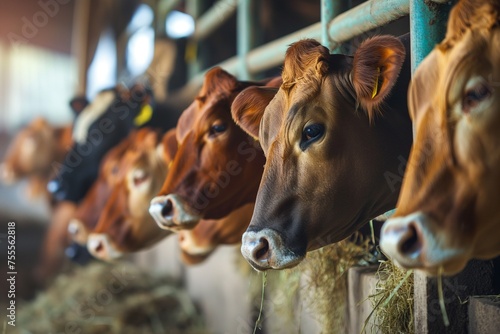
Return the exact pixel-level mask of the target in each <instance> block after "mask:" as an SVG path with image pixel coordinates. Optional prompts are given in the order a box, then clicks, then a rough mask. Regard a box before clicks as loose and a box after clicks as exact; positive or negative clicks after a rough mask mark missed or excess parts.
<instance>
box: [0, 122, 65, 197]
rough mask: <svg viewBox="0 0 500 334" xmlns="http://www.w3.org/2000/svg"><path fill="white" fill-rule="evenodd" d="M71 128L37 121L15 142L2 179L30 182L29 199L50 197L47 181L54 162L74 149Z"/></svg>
mask: <svg viewBox="0 0 500 334" xmlns="http://www.w3.org/2000/svg"><path fill="white" fill-rule="evenodd" d="M71 144H72V139H71V126H60V127H56V126H53V125H50V124H49V123H48V122H47V121H46V120H45V119H43V118H36V119H34V120H33V121H32V122H31V123H30V124H28V125H27V126H26V127H25V128H23V129H22V130H21V131H20V132H19V133H18V134H17V135H16V137H15V138H14V139H13V141H12V143H11V144H10V147H9V148H8V153H7V155H6V156H5V158H4V161H3V163H2V166H1V167H0V179H1V180H2V182H4V183H7V184H9V183H13V182H16V181H18V180H20V179H22V178H28V179H29V188H28V190H29V192H28V195H29V197H31V198H33V197H36V196H39V195H46V196H47V198H48V199H49V200H50V196H48V193H47V191H46V187H47V182H48V181H49V180H50V178H51V177H52V176H53V175H54V173H55V172H57V171H56V170H54V168H53V166H52V163H53V162H54V161H57V160H60V159H62V158H64V156H65V155H66V153H67V152H68V149H69V147H71Z"/></svg>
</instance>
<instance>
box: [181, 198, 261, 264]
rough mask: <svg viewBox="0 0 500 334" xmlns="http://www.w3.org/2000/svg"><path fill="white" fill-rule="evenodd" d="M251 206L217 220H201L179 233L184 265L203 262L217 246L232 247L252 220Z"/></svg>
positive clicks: (243, 207)
mask: <svg viewBox="0 0 500 334" xmlns="http://www.w3.org/2000/svg"><path fill="white" fill-rule="evenodd" d="M253 207H254V206H253V204H247V205H244V206H242V207H241V208H239V209H236V210H234V211H233V212H231V213H230V214H229V215H228V216H227V217H224V218H222V219H219V220H201V221H200V222H199V223H198V225H196V226H195V227H194V228H193V229H191V230H182V231H179V233H178V235H179V246H180V248H181V258H182V261H183V262H184V263H186V264H197V263H201V262H203V261H204V260H205V259H206V258H207V257H208V256H209V255H210V254H212V252H213V251H214V250H215V249H216V248H217V246H219V245H234V244H238V243H240V242H241V236H242V235H243V232H244V231H245V230H246V228H247V227H248V224H249V223H250V218H252V212H253Z"/></svg>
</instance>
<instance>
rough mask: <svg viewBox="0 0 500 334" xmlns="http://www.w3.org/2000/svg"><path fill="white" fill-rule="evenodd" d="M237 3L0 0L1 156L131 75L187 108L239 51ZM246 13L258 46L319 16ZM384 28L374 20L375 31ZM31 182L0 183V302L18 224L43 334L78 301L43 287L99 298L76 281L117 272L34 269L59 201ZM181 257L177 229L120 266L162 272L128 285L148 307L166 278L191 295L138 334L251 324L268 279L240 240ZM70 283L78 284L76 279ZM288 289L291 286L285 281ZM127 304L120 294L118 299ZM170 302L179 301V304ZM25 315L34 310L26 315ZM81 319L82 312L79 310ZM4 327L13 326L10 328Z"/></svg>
mask: <svg viewBox="0 0 500 334" xmlns="http://www.w3.org/2000/svg"><path fill="white" fill-rule="evenodd" d="M362 2H363V1H361V0H349V1H341V2H340V3H342V5H343V6H344V8H351V7H354V6H356V5H357V4H359V3H362ZM236 5H237V1H235V0H234V1H232V0H229V1H228V0H223V1H213V0H206V1H205V0H194V1H193V0H186V1H180V0H142V1H141V0H23V1H14V0H2V1H1V2H0V158H1V159H2V161H3V159H4V158H5V157H6V155H7V150H8V147H9V145H10V144H11V143H12V140H13V138H14V137H15V135H16V134H17V133H19V131H20V130H21V129H22V128H23V127H25V126H27V124H29V123H30V122H33V121H34V120H35V119H37V118H43V119H44V120H45V121H46V122H47V123H49V124H50V125H51V126H53V127H59V126H67V127H71V124H72V123H73V121H74V118H75V111H74V110H72V107H71V105H70V101H72V100H73V99H74V98H77V99H82V100H88V101H93V100H94V98H95V97H96V96H97V94H98V93H99V92H100V91H101V90H103V89H107V88H112V87H117V86H119V87H126V88H130V87H132V86H133V85H134V84H136V83H147V84H148V85H149V86H150V88H151V89H152V91H153V93H154V97H155V100H156V102H158V103H164V104H166V105H168V106H169V108H170V109H172V110H175V112H176V113H180V112H181V111H182V110H184V108H185V107H186V106H187V105H188V104H189V103H190V102H191V101H192V99H193V97H194V95H195V94H196V92H197V90H198V89H199V87H200V83H201V81H200V78H202V77H203V76H202V75H203V71H204V70H206V69H208V68H210V67H212V66H214V65H216V64H218V63H220V62H222V61H225V60H226V59H229V58H231V57H234V56H235V55H236V54H237V44H238V43H237V15H236ZM248 10H249V12H248V13H247V19H249V20H250V21H251V22H252V24H253V27H254V31H252V34H251V38H250V41H249V42H248V45H250V46H251V47H257V46H259V45H263V44H265V43H268V42H270V41H273V40H276V39H277V38H279V37H282V36H285V35H287V34H291V33H293V32H295V31H297V30H299V29H302V28H304V27H308V26H310V25H312V24H314V23H317V22H319V21H320V1H319V0H256V1H250V6H249V8H248ZM206 14H208V15H206ZM199 19H200V20H199ZM196 20H199V21H196ZM195 22H197V23H195ZM384 29H386V30H388V31H393V32H395V33H404V32H405V31H408V21H407V18H403V19H401V20H398V21H396V22H395V23H393V24H391V25H389V26H387V27H384ZM386 30H381V29H377V30H376V31H373V32H370V34H373V33H380V32H384V31H386ZM370 34H365V35H364V36H361V37H360V38H359V40H353V41H351V42H350V43H347V44H345V45H343V46H342V47H343V51H345V52H347V53H349V51H350V50H351V49H352V47H353V46H356V45H357V44H358V43H359V41H360V40H362V39H364V38H366V36H367V35H370ZM279 73H280V67H279V66H276V67H273V68H271V69H269V70H265V71H262V72H261V73H258V74H252V75H250V76H249V77H247V78H245V79H261V78H264V77H268V76H272V75H278V74H279ZM233 74H236V73H233ZM67 148H68V147H67ZM30 187H31V184H30V181H29V180H27V179H20V180H18V181H16V182H15V183H12V184H7V183H5V182H0V270H1V271H0V278H1V282H2V283H1V284H0V291H1V298H0V304H2V303H6V302H7V300H6V299H5V298H4V296H5V295H6V293H5V291H7V285H5V281H6V280H5V279H4V278H5V276H6V272H7V267H6V263H7V261H6V238H5V236H6V231H7V228H6V224H7V223H8V222H9V221H14V222H16V237H17V239H16V266H17V272H18V276H17V281H16V300H17V302H18V304H19V305H20V306H22V307H25V308H26V309H28V308H29V307H31V306H32V308H31V309H30V310H28V311H26V313H25V314H26V315H24V316H20V317H21V320H22V321H24V323H23V325H24V326H28V327H29V326H32V325H35V326H34V327H33V326H32V327H29V328H30V329H29V330H28V331H27V332H29V333H47V332H46V331H45V332H44V330H45V329H43V328H45V327H43V326H42V327H40V328H39V329H38V331H37V329H36V325H37V324H39V321H40V319H43V318H47V319H54V318H55V317H59V318H62V319H63V320H66V322H65V323H64V324H63V325H62V326H63V327H64V326H66V325H67V324H68V322H67V321H69V320H68V319H69V318H68V319H65V317H66V316H67V315H65V313H63V310H59V309H57V310H56V309H54V310H53V312H52V313H51V312H49V310H50V309H51V308H52V307H53V306H54V305H55V304H57V303H59V302H60V304H61V305H63V306H61V307H62V308H66V309H71V307H72V306H71V303H70V302H67V300H70V301H71V300H72V299H71V298H72V297H71V298H70V297H68V298H66V297H65V296H64V295H65V293H62V294H61V292H60V291H59V294H52V295H49V297H46V298H45V299H44V300H41V298H37V299H35V297H36V296H37V294H40V293H42V292H44V291H48V292H47V293H49V294H50V293H53V292H54V290H61V289H63V290H64V291H66V289H67V291H72V293H73V295H71V293H70V292H68V293H67V295H68V296H78V297H74V298H76V302H77V303H78V304H79V305H82V304H85V302H86V301H87V300H88V298H87V297H85V296H90V297H92V296H94V297H95V296H96V294H97V293H98V292H99V291H102V287H101V286H100V285H96V287H95V289H94V290H90V291H81V290H79V289H82V287H84V286H87V285H89V284H90V283H91V282H94V283H96V282H97V283H99V282H101V283H102V281H106V282H113V279H115V278H116V275H115V276H113V277H115V278H109V277H108V276H109V275H110V273H112V272H113V270H114V269H113V268H112V267H107V266H104V264H102V263H98V264H97V267H94V269H92V270H93V271H85V269H84V268H85V267H84V266H83V265H82V264H81V263H80V264H78V263H77V264H75V263H74V262H72V261H69V260H68V259H65V260H63V263H62V264H58V265H57V268H56V269H57V270H55V271H54V272H53V273H51V279H50V280H46V279H44V280H40V279H38V278H37V276H36V273H34V271H35V270H36V269H37V265H38V264H39V263H40V261H41V260H40V256H41V254H42V253H43V251H44V248H43V247H46V246H43V245H44V238H45V236H46V233H47V231H48V229H49V226H50V224H51V221H52V219H53V216H52V215H53V211H52V210H53V206H52V205H53V203H52V202H51V200H50V199H49V200H48V199H47V197H46V196H40V195H38V196H32V194H30V191H31V190H32V189H31V188H30ZM66 252H68V251H67V250H66ZM66 255H68V254H66ZM69 255H70V257H71V254H69ZM73 255H74V254H73ZM179 256H180V255H179V250H178V246H177V238H173V237H172V238H167V239H166V240H165V241H163V242H161V243H160V244H159V245H157V246H155V247H154V248H153V249H151V250H148V251H146V252H141V253H138V254H136V255H132V256H130V257H128V258H126V259H125V262H124V263H126V264H120V265H123V266H125V267H123V268H126V269H123V270H124V271H126V272H127V273H128V274H127V275H129V276H130V277H132V276H134V277H140V275H146V276H147V275H150V274H151V275H153V274H161V275H163V276H162V277H164V278H161V279H158V278H155V277H149V276H147V278H145V279H144V280H145V281H148V282H149V283H151V285H150V286H142V285H141V287H140V288H137V287H136V285H135V284H137V286H139V285H140V284H142V283H139V282H136V281H134V283H133V284H134V288H133V289H131V290H134V291H143V290H144V291H145V294H146V295H149V297H148V298H153V299H151V300H150V299H148V301H149V302H147V303H146V304H148V303H149V304H148V305H156V304H158V305H161V307H160V308H161V309H162V310H163V311H162V312H165V309H168V307H167V306H165V305H167V304H168V303H167V304H165V302H164V299H163V302H162V303H159V302H158V301H157V300H156V299H154V298H155V296H156V295H155V293H156V292H155V293H152V291H157V290H155V289H156V288H158V287H159V286H165V285H169V286H172V287H174V288H173V289H174V290H175V291H181V290H182V291H186V295H185V296H184V295H182V296H180V295H174V294H172V293H170V292H168V291H167V292H165V291H162V292H161V293H160V292H158V294H160V295H161V296H165V295H168V296H174V297H175V298H176V299H175V300H176V301H177V302H176V303H174V302H170V304H168V305H170V306H169V307H171V309H170V310H172V309H176V310H177V311H178V312H180V313H182V312H184V313H182V314H187V315H186V316H185V317H184V318H183V319H187V320H185V321H184V322H176V323H175V324H176V325H175V326H177V327H175V326H174V327H175V330H174V329H173V328H174V327H172V329H170V330H167V329H166V327H161V326H159V325H158V326H159V327H158V326H157V327H156V330H152V329H151V328H150V327H147V329H146V327H144V328H143V331H142V332H144V333H150V332H151V333H163V332H164V333H177V332H179V333H184V332H186V333H188V332H192V333H195V332H196V333H197V332H203V331H205V330H206V331H208V332H214V333H236V332H238V333H247V332H251V331H252V330H253V325H254V322H255V320H256V318H257V313H258V312H257V311H258V309H259V305H260V290H259V289H260V287H261V285H262V280H261V276H258V275H257V273H255V272H253V271H252V270H249V268H248V265H247V264H246V262H244V260H243V259H242V257H241V256H240V253H239V247H238V246H224V247H219V248H218V249H217V250H216V252H215V253H214V255H212V256H211V258H210V259H209V260H208V261H206V262H204V263H203V264H201V265H198V266H195V267H186V266H184V265H183V264H182V263H181V261H180V259H179ZM77 262H78V261H77ZM81 262H82V263H83V262H86V261H81ZM93 263H95V262H93ZM128 264H132V266H128ZM99 266H101V267H99ZM120 268H122V267H120ZM115 269H116V268H115ZM120 270H122V269H120ZM136 270H138V271H136ZM140 270H143V271H140ZM75 273H76V274H75ZM58 275H65V276H64V277H65V278H61V279H58V277H59V276H58ZM106 275H108V276H106ZM146 276H144V277H146ZM165 277H167V278H165ZM290 279H292V281H293V282H294V283H293V284H294V287H295V288H294V289H298V283H297V282H298V281H297V278H296V276H293V277H292V278H290ZM70 281H73V285H71V284H70ZM132 281H133V280H131V282H132ZM221 282H224V284H221ZM283 282H285V281H283ZM131 284H132V283H131ZM282 288H284V289H286V284H285V283H283V284H282ZM51 289H52V290H51ZM141 289H142V290H141ZM51 291H52V292H51ZM158 291H159V290H158ZM169 291H170V290H169ZM294 291H295V290H294ZM162 293H163V294H162ZM284 295H286V294H284V293H282V294H281V295H280V294H276V296H278V297H279V298H281V299H279V298H278V297H277V298H278V299H279V301H278V302H276V301H275V302H274V304H273V305H286V304H288V303H289V302H290V301H291V300H293V298H295V297H293V296H292V295H286V296H288V297H287V298H288V299H287V298H284V297H283V296H284ZM90 297H89V298H90ZM65 298H66V299H65ZM120 298H121V297H120ZM120 298H118V299H120ZM172 298H173V297H172ZM183 298H184V299H183ZM116 299H117V298H115V300H116ZM186 299H187V300H190V302H189V303H193V304H192V306H189V305H191V304H189V303H188V302H183V303H182V302H179V300H186ZM35 300H36V303H35ZM62 300H64V302H61V301H62ZM120 300H122V299H120ZM32 303H35V304H36V305H35V304H33V305H31V304H32ZM51 303H52V304H51ZM67 303H69V304H67ZM127 303H128V302H127ZM127 303H126V302H125V301H123V303H122V304H123V305H125V304H127ZM155 303H156V304H155ZM186 303H188V304H189V305H188V304H186ZM174 304H175V305H176V306H172V305H174ZM110 305H111V304H110ZM130 305H132V306H129V308H126V309H124V310H121V311H116V312H115V313H114V315H110V314H106V316H104V315H102V319H108V318H110V319H115V318H120V317H125V318H126V317H128V316H129V315H128V314H129V313H127V312H131V313H134V312H135V313H137V309H141V307H142V306H141V305H144V303H143V304H140V303H139V304H137V303H136V304H134V303H132V302H130ZM179 305H184V306H182V307H181V306H179ZM186 305H188V306H186ZM176 307H177V308H176ZM299 308H300V307H299ZM1 310H2V312H0V315H2V318H1V319H4V318H5V317H4V316H3V315H4V313H3V312H4V311H3V310H5V308H4V306H3V305H2V307H1ZM131 310H132V311H131ZM179 310H180V311H179ZM120 312H121V313H120ZM155 312H156V311H155ZM158 312H159V311H158ZM301 312H302V313H301ZM270 313H272V312H270ZM292 313H293V312H292ZM299 313H300V314H302V315H299V316H298V318H299V320H298V322H296V323H294V324H292V323H290V322H288V325H294V326H296V328H294V329H297V328H298V327H301V328H303V330H305V331H306V332H308V333H311V332H314V331H319V329H318V328H319V327H318V325H317V323H316V322H315V320H313V317H311V316H310V314H309V315H307V314H305V315H304V314H303V313H304V312H303V311H302V309H301V308H300V310H299ZM72 316H73V317H74V314H73V315H72ZM68 317H69V316H68ZM106 317H108V318H106ZM142 317H143V318H146V319H150V318H151V317H152V316H151V314H150V313H147V312H146V313H145V314H144V315H142ZM70 318H71V317H70ZM77 318H78V317H77ZM139 318H141V317H139ZM180 318H182V317H180ZM292 318H293V316H292ZM23 319H24V320H23ZM26 319H28V320H26ZM29 319H32V321H31V322H32V323H31V324H29V323H30V320H29ZM78 319H80V320H78V321H81V317H80V318H78ZM99 319H101V318H99ZM102 319H101V320H99V321H103V322H104V323H106V321H111V322H113V321H114V320H109V319H108V320H102ZM134 319H135V318H134ZM287 319H288V318H286V317H283V318H281V319H278V318H275V319H272V320H271V321H270V323H271V322H274V328H278V327H280V326H282V332H283V333H288V329H287V327H286V325H287V321H288V320H287ZM21 320H20V321H21ZM51 321H52V320H51ZM75 321H76V320H75ZM78 321H77V322H78ZM92 321H94V320H92ZM92 321H90V322H92ZM96 321H97V320H96ZM99 321H97V323H98V322H99ZM134 321H135V320H134ZM137 321H139V320H137ZM148 321H149V320H148ZM148 321H146V322H148ZM87 322H89V321H87ZM153 323H154V321H153ZM1 326H2V322H0V328H1ZM40 326H41V325H40ZM164 326H166V325H165V324H164ZM297 326H298V327H297ZM28 327H26V328H28ZM153 327H154V326H153ZM47 328H48V327H47ZM54 328H61V327H54ZM96 328H97V327H96ZM113 328H114V327H113ZM124 328H125V327H124ZM124 328H122V329H116V328H115V329H113V331H110V329H109V327H106V326H104V327H98V328H97V329H95V328H94V329H92V331H88V332H89V333H90V332H92V333H93V332H95V333H108V332H116V333H126V332H127V331H126V330H125V329H124ZM127 328H128V327H127ZM137 328H139V327H137ZM141 328H142V327H141ZM162 328H163V329H162ZM200 328H203V330H199V329H200ZM288 328H290V327H288ZM7 329H8V330H10V328H7ZM313 329H315V330H313ZM8 330H7V333H10V332H9V331H8ZM66 330H67V332H68V329H67V328H66ZM198 330H199V331H198ZM294 331H295V330H294ZM0 332H1V331H0ZM132 332H134V331H132ZM136 332H137V333H139V332H141V331H136ZM136 332H134V333H136ZM258 332H259V331H258ZM261 332H262V331H261ZM269 332H277V331H269ZM278 332H279V331H278ZM83 333H87V331H85V330H84V331H83Z"/></svg>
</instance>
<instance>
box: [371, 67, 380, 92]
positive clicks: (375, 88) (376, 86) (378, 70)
mask: <svg viewBox="0 0 500 334" xmlns="http://www.w3.org/2000/svg"><path fill="white" fill-rule="evenodd" d="M379 77H380V67H377V77H376V78H375V85H373V92H372V99H373V98H374V97H375V96H377V94H378V78H379Z"/></svg>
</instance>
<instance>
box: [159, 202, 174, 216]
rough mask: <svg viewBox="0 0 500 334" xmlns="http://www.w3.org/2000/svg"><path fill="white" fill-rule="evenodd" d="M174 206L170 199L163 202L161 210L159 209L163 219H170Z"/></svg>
mask: <svg viewBox="0 0 500 334" xmlns="http://www.w3.org/2000/svg"><path fill="white" fill-rule="evenodd" d="M173 209H174V204H173V203H172V201H171V200H170V199H167V200H166V201H165V204H164V205H163V208H162V209H161V214H162V215H163V217H168V218H171V217H172V215H173V213H174V210H173Z"/></svg>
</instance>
